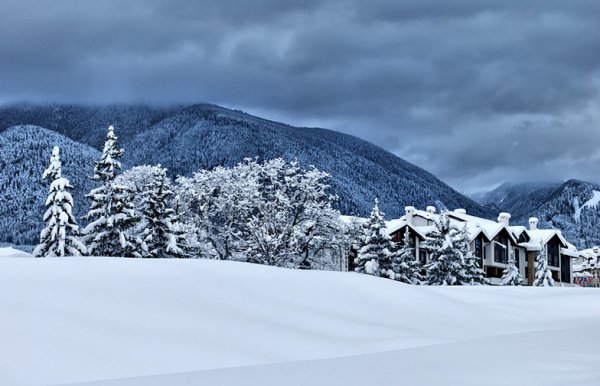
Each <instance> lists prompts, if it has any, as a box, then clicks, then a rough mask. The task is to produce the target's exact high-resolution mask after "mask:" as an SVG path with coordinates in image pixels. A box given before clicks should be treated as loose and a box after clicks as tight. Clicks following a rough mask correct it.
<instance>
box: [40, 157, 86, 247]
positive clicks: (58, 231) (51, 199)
mask: <svg viewBox="0 0 600 386" xmlns="http://www.w3.org/2000/svg"><path fill="white" fill-rule="evenodd" d="M61 169H62V165H61V161H60V149H59V148H58V146H54V148H53V149H52V156H51V157H50V166H48V168H47V169H46V170H45V171H44V174H43V176H42V178H43V179H50V180H52V182H51V183H50V192H49V194H48V198H47V199H46V207H47V208H48V209H47V210H46V212H45V213H44V221H45V222H46V223H47V226H46V228H44V229H43V230H42V232H41V234H40V244H39V245H38V246H37V247H36V248H35V250H34V251H33V255H34V256H35V257H46V256H81V255H85V253H86V248H85V246H84V245H83V244H82V243H81V242H80V241H79V239H78V238H77V232H78V229H79V227H78V226H77V221H76V220H75V217H74V216H73V197H71V193H69V192H68V189H72V188H73V187H72V186H71V184H70V183H69V180H68V179H66V178H64V177H62V170H61Z"/></svg>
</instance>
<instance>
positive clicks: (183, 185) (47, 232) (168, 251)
mask: <svg viewBox="0 0 600 386" xmlns="http://www.w3.org/2000/svg"><path fill="white" fill-rule="evenodd" d="M123 154H124V152H123V150H122V149H119V148H118V146H117V137H116V135H115V133H114V129H113V127H112V126H111V127H110V128H109V129H108V134H107V137H106V141H105V144H104V148H103V151H102V155H101V158H100V159H99V160H98V161H96V164H95V167H94V175H93V176H92V177H91V178H92V180H94V181H96V182H98V184H99V186H98V187H97V188H95V189H93V190H92V191H91V192H90V193H89V194H88V195H87V196H86V197H87V198H88V199H89V200H90V201H91V206H90V210H89V212H88V213H87V215H86V216H85V217H84V218H83V219H84V220H85V221H86V222H87V226H85V228H83V229H82V230H79V227H78V225H77V221H76V219H75V218H74V216H73V215H72V208H73V198H72V197H71V195H70V194H69V193H68V191H67V190H68V189H70V188H72V186H71V185H70V184H69V181H68V180H67V179H65V178H63V177H62V176H61V170H60V169H61V163H60V151H59V149H58V148H54V150H53V153H52V158H51V162H50V167H49V168H48V170H46V171H45V172H44V175H43V177H44V178H45V179H49V180H51V184H50V194H49V196H48V199H47V201H46V206H47V207H48V210H47V212H46V214H45V216H44V221H45V222H46V224H47V226H46V228H44V230H43V231H42V233H41V237H40V244H39V246H38V247H37V248H36V249H35V251H34V254H35V256H38V257H41V256H65V255H86V254H87V255H94V256H123V257H155V258H160V257H192V256H193V257H205V258H213V259H221V260H225V259H228V260H241V261H248V262H253V263H260V264H268V265H276V266H284V267H295V268H329V269H334V268H336V266H337V264H339V262H340V261H341V258H342V256H344V255H345V252H344V250H345V247H346V245H347V244H348V243H349V240H350V237H349V232H348V229H349V228H347V227H346V226H345V225H344V224H343V223H342V222H340V213H339V212H338V211H337V210H335V209H333V202H334V201H335V200H336V197H335V196H332V195H330V194H329V193H328V192H329V185H328V179H329V175H328V174H327V173H324V172H321V171H319V170H317V169H315V168H308V169H303V168H300V166H299V165H298V163H297V162H294V161H292V162H286V161H284V160H282V159H274V160H269V161H264V162H258V161H257V160H254V159H246V160H245V161H244V162H242V163H240V164H238V165H237V166H235V167H232V168H225V167H217V168H215V169H213V170H201V171H198V172H197V173H196V174H194V175H193V176H192V177H179V178H177V180H176V181H175V183H172V182H171V181H170V179H169V178H168V177H167V174H166V170H165V169H164V168H161V167H160V165H158V166H148V165H144V166H138V167H134V168H132V169H130V170H128V171H125V172H124V173H122V174H121V173H120V169H121V164H120V162H119V159H120V158H121V157H122V156H123Z"/></svg>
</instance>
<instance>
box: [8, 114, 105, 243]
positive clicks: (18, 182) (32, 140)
mask: <svg viewBox="0 0 600 386" xmlns="http://www.w3.org/2000/svg"><path fill="white" fill-rule="evenodd" d="M53 146H59V147H60V149H61V155H62V164H63V176H64V177H66V178H68V179H69V181H70V182H71V184H72V185H73V186H74V188H75V189H74V190H73V197H74V198H75V207H74V213H75V215H76V216H77V217H79V216H81V215H83V214H84V213H85V212H86V211H87V209H88V202H87V200H85V199H84V195H85V194H86V193H87V192H88V191H89V190H90V189H92V187H94V186H95V184H94V182H92V181H91V180H90V179H88V178H87V177H88V176H90V175H92V172H93V168H94V160H96V159H97V158H98V157H99V152H98V151H96V150H94V149H92V148H91V147H89V146H87V145H84V144H81V143H77V142H74V141H71V140H70V139H68V138H65V137H64V136H62V135H60V134H58V133H55V132H53V131H50V130H46V129H43V128H41V127H37V126H16V127H12V128H10V129H8V130H6V131H4V132H3V133H1V134H0V214H1V215H0V241H2V242H8V243H14V244H31V243H35V242H37V241H38V238H39V233H40V230H41V227H42V215H43V213H44V202H45V200H46V196H47V194H48V188H49V184H50V182H49V181H42V173H43V171H44V169H46V167H47V166H48V163H49V160H50V154H51V152H52V147H53Z"/></svg>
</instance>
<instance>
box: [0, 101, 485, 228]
mask: <svg viewBox="0 0 600 386" xmlns="http://www.w3.org/2000/svg"><path fill="white" fill-rule="evenodd" d="M30 123H35V124H39V125H43V126H44V127H46V128H49V129H51V130H54V131H56V132H59V133H61V134H64V135H65V136H67V137H69V138H70V139H72V140H75V141H79V142H82V143H85V144H87V145H90V146H92V147H93V148H96V149H99V148H100V145H101V143H102V141H103V138H104V135H105V133H106V127H107V126H108V125H109V124H110V123H113V124H114V125H115V129H116V133H117V135H118V136H119V140H120V143H121V146H122V147H124V148H125V156H124V158H123V160H124V162H125V163H127V164H130V165H137V164H143V163H161V164H162V165H163V166H165V167H167V168H169V170H170V173H171V174H172V175H190V174H191V173H193V172H194V171H196V170H198V169H199V168H212V167H214V166H217V165H228V166H231V165H233V164H236V163H238V162H240V161H242V160H243V159H244V158H245V157H259V158H262V159H269V158H275V157H283V158H286V159H293V158H296V159H298V161H299V162H300V163H301V164H302V165H304V166H308V165H314V166H316V167H317V168H318V169H321V170H324V171H327V172H329V173H331V175H332V188H333V193H335V194H337V195H338V196H339V203H338V208H339V209H340V210H341V211H342V212H343V213H345V214H351V215H363V216H366V215H368V213H369V212H370V209H371V207H372V205H373V199H374V198H375V197H376V196H378V197H379V198H380V201H381V206H382V209H383V210H384V211H385V212H386V214H387V218H392V217H398V216H400V215H402V214H403V212H404V206H406V205H414V206H417V207H421V208H423V207H425V206H427V205H436V206H438V207H444V206H445V207H447V208H449V209H454V208H458V207H463V208H466V209H467V210H468V211H469V213H472V214H476V215H482V216H486V217H490V216H494V215H495V213H493V212H492V211H490V210H488V209H486V208H483V207H482V206H481V205H479V204H478V203H476V202H474V201H473V200H471V199H469V198H467V197H465V196H463V195H461V194H460V193H458V192H457V191H455V190H454V189H452V188H451V187H449V186H448V185H446V184H445V183H443V182H442V181H440V180H439V179H437V178H436V177H435V176H433V175H432V174H430V173H429V172H427V171H425V170H423V169H421V168H419V167H417V166H415V165H413V164H411V163H409V162H406V161H404V160H402V159H401V158H399V157H396V156H395V155H393V154H392V153H390V152H387V151H385V150H383V149H381V148H379V147H377V146H375V145H373V144H371V143H368V142H366V141H363V140H361V139H359V138H356V137H353V136H350V135H346V134H342V133H339V132H335V131H331V130H325V129H318V128H297V127H292V126H288V125H285V124H281V123H277V122H273V121H269V120H265V119H261V118H257V117H254V116H251V115H248V114H245V113H243V112H240V111H236V110H229V109H225V108H222V107H218V106H214V105H209V104H200V105H194V106H189V107H182V108H178V107H174V108H154V107H148V106H109V107H80V106H57V105H52V106H13V107H6V108H2V109H0V130H4V129H5V128H6V127H8V126H9V125H15V124H30ZM65 157H66V155H65ZM44 160H45V159H44ZM90 167H91V166H90ZM5 199H6V198H5V197H2V198H1V200H5Z"/></svg>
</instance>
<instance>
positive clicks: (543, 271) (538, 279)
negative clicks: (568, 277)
mask: <svg viewBox="0 0 600 386" xmlns="http://www.w3.org/2000/svg"><path fill="white" fill-rule="evenodd" d="M540 247H541V249H540V254H539V255H538V256H537V257H536V259H535V281H534V282H533V285H534V286H536V287H554V279H553V278H552V272H550V268H548V259H547V258H546V250H545V249H544V245H543V244H542V243H540Z"/></svg>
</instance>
